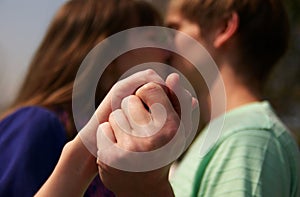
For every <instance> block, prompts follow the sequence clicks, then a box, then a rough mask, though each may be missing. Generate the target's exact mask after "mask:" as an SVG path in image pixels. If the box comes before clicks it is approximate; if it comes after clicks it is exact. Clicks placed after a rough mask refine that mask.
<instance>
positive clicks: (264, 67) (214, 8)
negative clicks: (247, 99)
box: [167, 0, 289, 83]
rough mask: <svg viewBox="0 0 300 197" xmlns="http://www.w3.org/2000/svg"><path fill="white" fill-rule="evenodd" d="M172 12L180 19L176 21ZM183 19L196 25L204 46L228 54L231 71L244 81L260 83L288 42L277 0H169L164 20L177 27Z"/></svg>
mask: <svg viewBox="0 0 300 197" xmlns="http://www.w3.org/2000/svg"><path fill="white" fill-rule="evenodd" d="M172 14H177V16H179V18H181V19H180V20H177V24H176V22H175V23H173V22H174V21H173V22H172V17H171V15H172ZM173 16H174V15H173ZM173 19H174V18H173ZM168 20H169V21H168ZM175 20H176V18H175ZM183 21H185V24H187V22H190V23H191V24H194V25H195V24H196V25H197V26H198V27H199V32H198V34H199V35H200V38H201V39H200V40H204V41H205V43H206V44H207V43H208V46H207V47H208V48H209V47H213V48H215V49H217V50H218V49H222V52H223V54H226V55H228V54H230V53H231V58H232V57H234V59H235V61H234V63H233V64H232V66H233V67H234V70H235V72H236V73H238V74H240V75H241V76H242V77H245V78H248V79H247V80H248V82H249V81H253V80H256V81H257V82H259V83H261V82H263V79H265V78H266V76H267V74H268V73H269V71H270V70H271V68H272V67H273V66H274V64H275V63H276V62H277V61H278V60H279V59H280V57H281V56H282V55H283V54H284V52H285V51H286V49H287V45H288V34H289V27H288V19H287V14H286V12H285V10H284V6H283V4H282V2H281V0H173V2H171V5H170V11H169V14H168V17H167V23H170V24H171V27H175V28H177V29H178V30H181V26H182V25H184V24H183ZM186 33H188V32H186ZM194 35H197V33H195V32H194ZM204 45H205V44H204ZM228 51H229V52H228ZM210 52H211V51H210ZM232 52H234V53H232Z"/></svg>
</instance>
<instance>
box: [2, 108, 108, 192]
mask: <svg viewBox="0 0 300 197" xmlns="http://www.w3.org/2000/svg"><path fill="white" fill-rule="evenodd" d="M66 142H67V136H66V131H65V129H64V126H63V124H62V123H61V121H60V120H59V118H58V117H57V115H56V114H55V113H53V112H51V111H49V110H47V109H45V108H41V107H33V106H31V107H24V108H21V109H19V110H17V111H16V112H14V113H13V114H11V115H9V116H7V117H6V118H5V119H3V120H2V121H1V122H0V196H24V197H26V196H33V195H34V194H35V193H36V192H37V191H38V189H39V188H40V187H41V186H42V185H43V183H44V182H45V181H46V180H47V178H48V177H49V176H50V174H51V172H52V171H53V170H54V167H55V165H56V163H57V161H58V159H59V157H60V154H61V151H62V148H63V147H64V145H65V143H66ZM85 196H86V197H88V196H100V197H101V196H105V197H106V196H107V197H108V196H113V194H112V193H111V192H110V191H108V190H107V189H106V188H105V187H104V186H103V184H102V182H101V180H100V178H99V176H98V177H96V178H95V180H94V181H93V182H92V184H91V185H90V187H89V188H88V190H87V192H86V194H85Z"/></svg>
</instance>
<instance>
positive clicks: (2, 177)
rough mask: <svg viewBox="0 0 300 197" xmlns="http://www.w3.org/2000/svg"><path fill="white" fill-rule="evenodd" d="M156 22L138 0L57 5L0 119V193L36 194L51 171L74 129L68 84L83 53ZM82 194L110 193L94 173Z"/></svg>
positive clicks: (90, 0) (99, 93)
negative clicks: (13, 96)
mask: <svg viewBox="0 0 300 197" xmlns="http://www.w3.org/2000/svg"><path fill="white" fill-rule="evenodd" d="M161 23H162V20H161V18H160V16H159V14H158V12H157V11H156V10H155V9H154V8H153V7H152V6H151V5H149V4H148V3H146V2H145V1H138V0H119V1H107V0H71V1H67V2H66V3H65V4H64V5H63V6H62V7H61V8H60V9H59V10H58V12H57V13H56V15H55V16H54V18H53V21H52V23H51V24H50V26H49V29H48V31H47V33H46V35H45V37H44V39H43V41H42V42H41V45H40V47H39V48H38V50H37V51H36V53H35V55H34V57H33V59H32V62H31V64H30V66H29V71H28V73H27V76H26V78H25V81H24V84H23V85H22V87H21V89H20V92H19V94H18V96H17V98H16V100H15V102H14V103H13V105H12V106H11V107H10V108H9V109H8V110H7V111H6V112H5V113H4V114H3V115H2V118H1V122H0V160H1V164H0V185H1V187H0V196H32V195H33V194H34V193H36V191H37V190H38V189H39V188H40V187H41V185H42V184H43V183H44V182H45V181H46V179H47V178H48V177H49V175H50V174H51V172H52V171H53V169H54V167H55V165H56V163H57V161H58V158H59V156H60V154H61V150H62V148H63V146H64V145H65V143H66V142H68V141H69V140H71V139H73V137H74V136H75V135H76V134H77V130H76V128H75V125H74V121H73V118H72V88H73V83H74V80H75V77H76V73H77V70H78V68H79V66H80V65H81V62H82V61H83V59H84V58H85V56H86V55H87V54H88V52H89V51H90V50H91V49H92V48H93V47H95V46H96V45H97V43H99V42H101V41H102V40H104V39H105V38H107V37H108V36H110V35H113V34H115V33H117V32H120V31H122V30H125V29H129V28H132V27H138V26H148V25H160V24H161ZM164 58H165V56H162V57H161V59H162V61H163V59H164ZM133 59H134V58H133ZM121 65H122V62H121V61H114V63H113V64H112V65H111V66H110V72H106V74H107V75H108V76H106V77H105V80H106V81H103V80H102V81H101V80H100V82H99V85H98V90H97V95H96V98H95V100H96V103H100V101H101V100H102V99H103V97H104V96H105V95H106V93H107V92H108V90H109V89H110V86H111V85H113V82H115V81H117V78H116V76H109V74H110V73H117V70H118V68H119V67H120V66H121ZM112 71H114V72H112ZM107 80H109V81H107ZM104 82H105V83H106V85H105V86H104V85H103V83H104ZM107 84H108V85H107ZM85 195H86V196H95V195H97V196H110V195H113V194H112V193H111V192H110V191H108V190H107V189H105V188H104V186H103V185H102V183H101V181H100V179H99V177H96V178H95V179H94V181H93V182H92V184H91V185H90V187H89V189H88V190H87V192H86V193H85Z"/></svg>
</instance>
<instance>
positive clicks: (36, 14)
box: [0, 0, 64, 111]
mask: <svg viewBox="0 0 300 197" xmlns="http://www.w3.org/2000/svg"><path fill="white" fill-rule="evenodd" d="M63 2H64V0H27V1H22V0H0V111H1V110H3V108H5V107H6V106H7V105H8V104H9V102H11V101H12V100H13V98H14V96H15V94H16V92H17V91H18V87H19V85H20V83H21V82H22V80H23V77H24V74H25V73H26V69H27V66H28V64H29V61H30V59H31V57H32V55H33V53H34V52H35V50H36V48H37V47H38V45H39V42H40V41H41V39H42V37H43V35H44V33H45V31H46V28H47V26H48V24H49V22H50V20H51V18H52V17H53V15H54V13H55V11H56V10H57V9H58V7H59V6H60V5H61V4H62V3H63Z"/></svg>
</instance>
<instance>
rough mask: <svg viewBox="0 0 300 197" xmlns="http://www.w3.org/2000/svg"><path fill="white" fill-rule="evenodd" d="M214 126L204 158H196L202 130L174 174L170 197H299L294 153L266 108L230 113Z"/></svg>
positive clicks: (299, 161)
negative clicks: (215, 137) (217, 132)
mask: <svg viewBox="0 0 300 197" xmlns="http://www.w3.org/2000/svg"><path fill="white" fill-rule="evenodd" d="M224 118H225V119H224ZM220 120H224V124H223V127H222V133H221V135H220V137H219V138H218V140H217V142H216V143H215V144H214V145H213V146H212V148H211V149H209V151H208V153H207V154H205V155H204V156H202V157H201V154H200V147H201V145H202V144H203V142H204V139H205V137H204V136H205V135H206V131H207V129H205V130H204V132H202V134H201V136H199V137H198V138H197V139H196V140H195V142H194V143H193V144H192V146H191V147H190V149H189V151H188V152H187V154H186V156H185V157H184V159H183V161H182V162H181V163H180V165H179V167H178V168H177V170H176V171H175V174H174V175H175V176H174V178H173V179H171V184H172V187H173V190H174V193H175V196H179V197H185V196H187V197H188V196H201V197H202V196H207V197H215V196H220V197H224V196H226V197H227V196H264V197H276V196H280V197H290V196H292V197H300V154H299V149H298V147H297V144H296V142H295V140H294V139H293V137H292V136H291V135H290V133H289V131H288V130H287V129H286V127H285V126H284V125H283V124H282V123H281V122H280V121H279V119H278V118H277V117H276V115H275V114H274V112H273V110H272V108H271V107H270V105H269V104H268V102H257V103H252V104H248V105H245V106H242V107H239V108H237V109H234V110H232V111H230V112H228V113H227V114H226V115H224V116H222V117H219V118H218V119H216V120H214V121H212V124H211V125H214V124H219V123H220V122H222V121H220ZM212 128H213V127H212ZM210 132H211V130H210Z"/></svg>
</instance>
